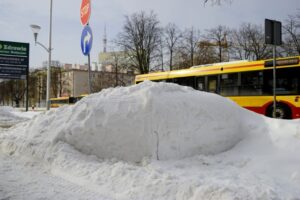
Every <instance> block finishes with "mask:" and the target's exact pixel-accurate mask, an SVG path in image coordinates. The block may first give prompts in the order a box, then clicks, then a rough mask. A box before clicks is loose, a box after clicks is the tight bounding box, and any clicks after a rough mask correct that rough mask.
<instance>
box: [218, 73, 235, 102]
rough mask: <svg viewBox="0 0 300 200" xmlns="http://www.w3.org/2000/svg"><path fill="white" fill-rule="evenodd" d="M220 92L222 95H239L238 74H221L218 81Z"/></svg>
mask: <svg viewBox="0 0 300 200" xmlns="http://www.w3.org/2000/svg"><path fill="white" fill-rule="evenodd" d="M220 94H221V95H223V96H237V95H239V86H238V74H237V73H233V74H222V75H221V83H220Z"/></svg>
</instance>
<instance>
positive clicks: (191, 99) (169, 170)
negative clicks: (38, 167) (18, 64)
mask: <svg viewBox="0 0 300 200" xmlns="http://www.w3.org/2000/svg"><path fill="white" fill-rule="evenodd" d="M299 152H300V120H291V121H288V120H275V119H270V118H266V117H264V116H261V115H257V114H255V113H252V112H250V111H246V110H244V109H242V108H240V107H238V106H237V105H235V104H234V103H233V102H231V101H230V100H228V99H226V98H223V97H220V96H217V95H214V94H208V93H202V92H199V91H195V90H193V89H191V88H187V87H181V86H178V85H173V84H167V83H152V82H145V83H142V84H139V85H135V86H131V87H127V88H117V89H108V90H104V91H102V92H100V93H98V94H94V95H90V96H89V97H86V98H84V99H83V100H81V101H80V102H78V103H77V104H76V105H74V106H70V107H62V108H59V109H57V110H51V111H49V112H47V113H45V114H41V115H39V116H37V117H35V118H33V119H32V120H31V121H29V122H25V123H22V124H19V125H17V127H15V128H12V129H10V130H8V131H6V132H5V133H3V134H0V153H5V154H7V155H16V156H24V157H27V159H28V158H32V157H33V158H34V160H36V159H37V160H39V161H42V162H43V163H44V165H45V166H48V169H50V171H51V172H52V173H53V174H55V175H57V176H60V177H63V178H65V179H67V180H69V181H72V182H74V183H76V184H80V185H84V186H85V188H90V189H91V190H93V191H96V192H99V193H100V194H101V195H105V196H109V197H111V198H112V199H124V200H129V199H144V200H152V199H163V200H173V199H180V200H181V199H189V200H196V199H219V200H232V199H237V200H243V199H250V200H252V199H279V200H286V199H289V200H292V199H293V200H295V199H299V197H300V167H299V166H300V156H299ZM128 161H129V162H128ZM130 161H137V163H136V162H130ZM28 199H30V198H28Z"/></svg>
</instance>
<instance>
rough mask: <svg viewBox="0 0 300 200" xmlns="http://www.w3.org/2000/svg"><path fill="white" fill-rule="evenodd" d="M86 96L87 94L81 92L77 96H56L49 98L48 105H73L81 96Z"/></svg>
mask: <svg viewBox="0 0 300 200" xmlns="http://www.w3.org/2000/svg"><path fill="white" fill-rule="evenodd" d="M85 96H87V94H82V95H80V96H78V97H57V98H51V99H50V107H51V108H58V107H60V106H64V105H73V104H75V103H76V102H77V101H79V100H80V99H82V98H83V97H85Z"/></svg>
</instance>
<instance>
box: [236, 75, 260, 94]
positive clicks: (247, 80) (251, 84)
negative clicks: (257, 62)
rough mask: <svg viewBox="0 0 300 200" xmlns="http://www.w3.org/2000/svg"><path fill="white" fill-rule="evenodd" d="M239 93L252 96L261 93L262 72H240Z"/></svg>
mask: <svg viewBox="0 0 300 200" xmlns="http://www.w3.org/2000/svg"><path fill="white" fill-rule="evenodd" d="M241 84H242V85H241V87H240V95H244V96H253V95H262V91H263V72H262V71H254V72H243V73H241Z"/></svg>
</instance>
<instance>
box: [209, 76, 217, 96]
mask: <svg viewBox="0 0 300 200" xmlns="http://www.w3.org/2000/svg"><path fill="white" fill-rule="evenodd" d="M208 92H213V93H218V76H208Z"/></svg>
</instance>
